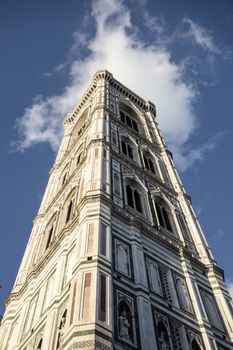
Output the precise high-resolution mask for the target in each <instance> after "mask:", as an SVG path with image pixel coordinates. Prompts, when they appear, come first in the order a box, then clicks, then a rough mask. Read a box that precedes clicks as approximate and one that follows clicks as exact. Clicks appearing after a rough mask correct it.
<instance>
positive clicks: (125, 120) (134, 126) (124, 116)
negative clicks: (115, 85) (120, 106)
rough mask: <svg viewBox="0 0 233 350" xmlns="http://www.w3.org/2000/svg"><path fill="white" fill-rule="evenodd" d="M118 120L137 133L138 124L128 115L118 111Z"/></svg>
mask: <svg viewBox="0 0 233 350" xmlns="http://www.w3.org/2000/svg"><path fill="white" fill-rule="evenodd" d="M120 119H121V121H122V122H123V123H124V124H126V125H128V126H129V127H130V128H131V129H134V130H135V131H137V132H139V127H138V123H137V122H136V120H135V119H134V118H132V117H131V116H130V115H128V114H126V113H125V112H122V111H120Z"/></svg>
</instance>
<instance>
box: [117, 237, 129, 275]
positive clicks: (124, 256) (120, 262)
mask: <svg viewBox="0 0 233 350" xmlns="http://www.w3.org/2000/svg"><path fill="white" fill-rule="evenodd" d="M117 267H118V270H119V271H121V272H123V273H125V274H127V275H128V274H129V264H128V250H127V247H126V246H125V245H124V244H122V243H120V244H118V245H117Z"/></svg>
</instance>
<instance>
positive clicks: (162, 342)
mask: <svg viewBox="0 0 233 350" xmlns="http://www.w3.org/2000/svg"><path fill="white" fill-rule="evenodd" d="M158 335H159V348H160V350H170V349H171V348H170V345H169V336H168V332H167V329H166V327H165V325H164V323H163V322H162V321H159V323H158Z"/></svg>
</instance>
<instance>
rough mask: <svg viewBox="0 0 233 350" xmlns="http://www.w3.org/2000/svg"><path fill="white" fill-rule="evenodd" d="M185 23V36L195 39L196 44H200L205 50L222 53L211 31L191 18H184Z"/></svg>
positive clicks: (210, 52)
mask: <svg viewBox="0 0 233 350" xmlns="http://www.w3.org/2000/svg"><path fill="white" fill-rule="evenodd" d="M183 24H185V25H186V28H185V29H186V30H185V32H184V33H183V36H184V37H187V38H190V39H193V40H194V42H195V43H196V44H198V45H199V46H200V47H201V48H202V49H203V50H205V51H206V52H208V53H209V54H212V55H213V54H214V55H215V54H221V53H222V52H221V50H220V49H219V48H218V47H217V45H216V44H215V42H214V39H213V36H212V35H211V32H210V31H208V30H207V29H205V28H203V27H202V26H200V25H199V24H197V23H196V22H194V21H192V20H191V19H190V18H184V19H183Z"/></svg>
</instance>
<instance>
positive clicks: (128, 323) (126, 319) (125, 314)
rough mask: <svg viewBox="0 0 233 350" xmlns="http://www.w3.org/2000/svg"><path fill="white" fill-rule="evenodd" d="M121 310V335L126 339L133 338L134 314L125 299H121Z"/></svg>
mask: <svg viewBox="0 0 233 350" xmlns="http://www.w3.org/2000/svg"><path fill="white" fill-rule="evenodd" d="M118 310H119V318H118V323H119V336H120V338H122V339H125V340H130V341H132V340H133V336H132V331H133V330H132V314H131V311H130V308H129V306H128V305H127V303H126V302H125V301H121V302H120V304H119V307H118Z"/></svg>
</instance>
